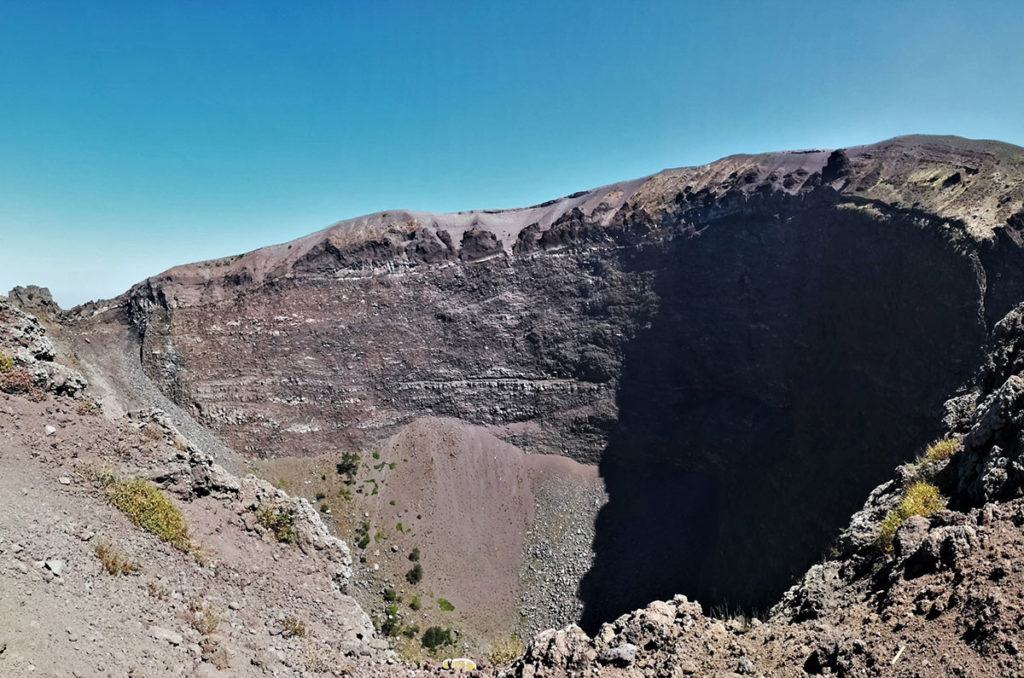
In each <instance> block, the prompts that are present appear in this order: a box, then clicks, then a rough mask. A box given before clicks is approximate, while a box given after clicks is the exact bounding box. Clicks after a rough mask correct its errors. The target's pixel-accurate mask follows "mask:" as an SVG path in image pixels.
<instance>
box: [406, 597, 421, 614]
mask: <svg viewBox="0 0 1024 678" xmlns="http://www.w3.org/2000/svg"><path fill="white" fill-rule="evenodd" d="M421 607H423V601H422V600H421V599H420V597H419V596H413V597H412V598H411V599H410V600H409V609H410V610H412V611H413V612H418V611H419V609H420V608H421Z"/></svg>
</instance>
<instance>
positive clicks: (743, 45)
mask: <svg viewBox="0 0 1024 678" xmlns="http://www.w3.org/2000/svg"><path fill="white" fill-rule="evenodd" d="M1022 29H1024V17H1022V16H1021V13H1020V12H1019V11H1017V8H1016V6H1015V4H1014V3H1009V2H993V3H987V4H985V5H984V6H969V5H967V6H965V5H962V4H957V3H952V2H939V3H934V2H930V3H924V2H907V3H900V4H899V6H890V5H889V4H887V3H882V2H867V3H859V4H858V5H856V6H853V7H845V6H844V7H839V6H819V5H805V6H802V7H800V6H792V7H789V8H787V11H785V12H784V11H780V8H779V6H777V5H769V4H760V3H753V2H726V3H719V4H716V5H713V6H706V5H705V4H704V3H700V4H697V3H676V2H646V3H643V2H642V3H631V4H630V5H628V6H626V7H625V8H623V7H619V6H616V5H615V4H613V3H610V2H587V3H583V2H574V3H559V4H558V5H557V6H551V5H548V4H543V5H537V6H534V7H531V6H526V5H517V6H514V7H502V6H497V5H484V4H471V5H459V4H456V3H444V4H440V3H439V4H437V5H432V6H427V5H424V4H422V3H413V2H383V3H374V4H373V5H366V6H364V5H352V6H348V5H341V4H337V5H335V4H322V5H321V4H318V5H312V4H310V5H299V4H292V3H281V2H247V3H244V4H243V3H241V2H229V3H222V4H218V5H215V6H214V5H203V4H195V3H185V2H177V3H175V2H170V3H162V4H159V5H155V4H153V5H138V4H133V3H128V2H83V3H76V4H74V5H61V4H56V3H49V2H40V3H31V4H29V3H15V2H0V37H2V43H0V54H2V55H3V58H2V59H0V81H2V82H3V84H4V90H5V94H6V97H5V103H4V105H3V106H0V177H2V179H3V181H4V185H5V191H4V199H3V201H2V202H0V235H2V237H3V240H2V245H0V293H5V292H6V291H7V290H9V289H10V288H12V287H13V286H15V285H27V284H38V285H44V286H48V287H49V288H50V289H51V290H52V292H53V293H54V297H55V299H56V300H57V301H58V302H59V303H60V304H61V305H62V306H64V307H68V306H72V305H75V304H78V303H81V302H84V301H86V300H89V299H95V298H109V297H112V296H116V295H117V294H119V293H121V292H123V291H124V290H126V289H127V288H128V287H130V286H131V285H132V284H134V283H135V282H138V281H139V280H142V279H144V278H145V277H147V276H149V275H154V274H156V273H159V272H160V271H163V270H165V269H167V268H169V267H171V266H175V265H178V264H183V263H188V262H191V261H196V260H201V259H209V258H215V257H221V256H227V255H231V254H237V253H240V252H245V251H248V250H251V249H255V248H257V247H261V246H265V245H270V244H274V243H278V242H284V241H288V240H291V239H293V238H296V237H300V236H302V235H305V234H308V233H311V232H313V231H316V230H319V229H321V228H324V227H326V226H328V225H330V224H331V223H334V222H336V221H339V220H342V219H347V218H351V217H356V216H359V215H361V214H366V213H370V212H375V211H380V210H385V209H415V210H425V211H436V212H447V211H457V210H463V209H493V208H505V207H518V206H524V205H529V204H535V203H538V202H542V201H544V200H548V199H551V198H555V197H559V196H562V195H565V194H568V193H572V192H574V191H577V190H583V189H588V188H593V187H595V186H600V185H603V184H607V183H611V182H615V181H620V180H624V179H629V178H633V177H638V176H643V175H647V174H650V173H653V172H656V171H659V170H661V169H664V168H667V167H678V166H685V165H695V164H703V163H706V162H710V161H712V160H715V159H717V158H719V157H722V156H726V155H730V154H733V153H748V152H750V153H752V152H762V151H771V150H786V149H793V148H833V147H839V146H852V145H858V144H865V143H873V142H876V141H881V140H883V139H886V138H890V137H893V136H898V135H902V134H916V133H922V134H955V135H959V136H965V137H970V138H989V139H998V140H1001V141H1006V142H1009V143H1016V144H1024V133H1022V130H1021V128H1020V123H1019V120H1021V119H1024V94H1022V88H1021V84H1022V82H1021V80H1022V74H1024V54H1022V53H1021V52H1020V51H1019V50H1017V49H1016V44H1017V39H1018V38H1017V36H1019V35H1020V34H1021V33H1022V32H1024V31H1022ZM953 35H955V36H956V40H955V42H954V41H952V40H951V39H950V38H951V36H953ZM978 73H984V74H986V77H983V78H981V77H978V76H977V74H978ZM950 83H953V84H952V85H951V84H950Z"/></svg>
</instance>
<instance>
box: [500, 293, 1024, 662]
mask: <svg viewBox="0 0 1024 678" xmlns="http://www.w3.org/2000/svg"><path fill="white" fill-rule="evenodd" d="M1022 355H1024V305H1021V306H1018V307H1017V308H1015V309H1013V310H1012V311H1011V312H1010V313H1009V314H1007V316H1006V317H1005V318H1004V319H1003V320H1001V321H1000V322H999V323H998V324H997V325H996V327H995V328H994V331H993V339H992V341H991V344H990V346H989V349H988V351H987V352H986V356H985V361H984V364H983V366H982V369H981V370H980V372H979V374H978V375H977V377H976V378H975V379H974V380H973V382H972V384H971V388H970V389H969V390H968V392H967V393H965V394H963V395H962V396H959V397H958V398H956V399H953V400H950V401H949V402H948V403H947V404H946V417H945V420H944V426H945V428H946V431H945V432H946V434H947V435H948V436H950V438H949V439H951V440H956V441H957V444H956V448H955V449H954V451H953V453H952V456H951V457H950V458H948V459H947V458H937V459H932V460H929V459H928V458H927V457H924V458H921V459H918V460H917V461H915V462H914V463H909V464H906V465H904V466H901V467H899V468H898V469H897V475H896V477H895V478H894V479H893V480H890V481H888V482H886V483H884V484H882V485H880V486H879V487H877V488H876V489H875V490H874V491H873V492H872V493H871V495H870V496H869V498H868V500H867V502H866V503H865V504H864V506H863V508H862V510H860V511H859V512H858V513H857V514H855V515H854V516H853V518H852V520H851V522H850V524H849V526H848V528H847V529H846V530H844V532H843V533H842V535H840V537H839V538H838V539H837V541H836V543H835V548H834V550H833V551H832V554H831V556H830V557H828V558H826V559H825V560H823V562H821V563H819V564H817V565H815V566H813V567H812V568H811V569H810V570H809V571H808V572H807V574H806V575H805V576H804V578H803V580H802V581H801V582H799V583H798V584H797V585H796V586H794V587H793V588H792V589H790V590H789V591H787V593H786V594H785V595H784V596H783V597H782V598H781V600H780V602H779V603H778V604H777V605H776V606H775V607H774V608H773V609H772V611H771V613H770V614H769V615H768V616H767V618H766V619H765V620H764V621H761V620H758V619H754V620H752V621H751V620H748V619H744V618H732V619H727V620H721V619H713V618H709V617H707V616H705V615H704V614H703V612H702V610H701V608H700V606H699V605H698V604H696V603H694V602H692V601H690V600H687V598H686V597H685V596H677V597H675V598H674V599H673V600H671V601H669V602H660V601H658V602H653V603H651V604H649V605H648V606H647V607H646V608H645V609H643V610H640V611H637V612H635V613H631V614H627V615H623V616H622V617H621V618H619V619H617V620H616V621H614V622H612V623H609V624H606V625H603V626H602V627H601V628H600V629H599V631H598V632H597V633H596V634H595V636H594V637H593V638H590V637H588V636H587V635H586V634H584V633H583V632H582V630H580V629H579V628H578V627H575V626H573V627H570V628H567V629H564V630H560V631H549V632H546V633H544V634H542V635H540V636H538V638H537V639H536V640H535V641H534V642H533V644H532V645H531V647H530V648H528V650H527V653H526V655H525V657H524V658H522V659H521V660H519V661H518V662H517V663H516V665H515V666H514V667H513V668H512V669H510V670H509V671H508V672H507V673H506V675H509V676H528V677H531V678H533V677H536V678H544V677H555V676H558V677H561V676H582V675H591V674H592V673H594V674H600V675H603V676H688V675H701V676H705V675H715V676H736V675H771V676H805V675H839V676H881V675H885V676H1007V677H1009V676H1022V675H1024V656H1022V654H1021V639H1022V633H1024V603H1022V601H1021V591H1022V589H1024V448H1022V441H1024V408H1022V405H1024V372H1022V370H1024V362H1022V360H1021V356H1022ZM917 483H926V484H932V483H934V485H935V486H937V488H938V490H939V491H940V492H941V493H942V498H943V501H944V502H945V503H946V504H947V505H948V508H945V509H942V510H937V511H934V512H933V513H931V514H930V515H927V516H921V515H914V516H910V517H908V518H906V520H904V521H903V522H902V524H900V525H899V527H898V528H897V530H896V531H895V534H894V536H893V543H892V549H891V551H889V550H887V549H886V548H885V545H884V541H883V542H880V541H879V536H880V533H881V531H882V523H883V522H884V521H885V520H886V517H887V516H888V515H889V514H890V512H891V511H893V510H894V509H895V508H896V507H898V506H899V505H900V503H901V501H902V498H903V497H904V496H906V494H907V493H908V492H909V488H911V487H912V486H914V485H915V484H917Z"/></svg>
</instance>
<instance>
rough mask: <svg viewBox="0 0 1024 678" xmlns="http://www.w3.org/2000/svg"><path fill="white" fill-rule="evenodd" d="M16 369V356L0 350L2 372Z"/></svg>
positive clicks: (0, 368)
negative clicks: (13, 356)
mask: <svg viewBox="0 0 1024 678" xmlns="http://www.w3.org/2000/svg"><path fill="white" fill-rule="evenodd" d="M13 369H14V358H12V357H11V356H9V355H7V354H6V353H4V352H3V351H0V372H10V371H11V370H13Z"/></svg>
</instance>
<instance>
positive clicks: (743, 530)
mask: <svg viewBox="0 0 1024 678" xmlns="http://www.w3.org/2000/svg"><path fill="white" fill-rule="evenodd" d="M623 256H627V257H628V260H625V261H623V266H624V267H626V268H628V269H631V270H641V271H650V272H652V273H653V288H654V291H655V293H656V294H657V295H658V297H659V308H658V310H657V313H656V315H655V317H654V318H653V319H652V322H651V324H650V325H649V326H648V327H647V328H646V329H644V330H642V331H641V332H640V333H639V334H638V335H637V336H636V337H635V338H634V339H633V340H632V341H631V342H630V343H629V345H628V346H627V349H626V354H625V359H624V367H623V372H622V374H621V378H620V381H619V391H618V394H617V403H618V407H619V418H618V421H617V424H616V425H615V428H614V430H613V431H612V432H611V434H610V437H609V441H610V442H609V445H608V447H607V449H606V450H605V452H604V455H603V458H602V460H601V465H600V468H601V474H602V476H603V478H604V480H605V483H606V486H607V490H608V493H609V497H610V500H609V502H608V504H607V505H606V506H605V507H604V508H603V509H602V511H601V513H600V515H599V517H598V521H597V532H596V537H595V540H594V544H593V549H594V552H595V562H594V565H593V568H592V569H591V571H590V572H589V573H588V574H587V575H586V577H585V578H584V580H583V582H582V584H581V587H580V594H581V597H582V599H583V601H584V614H583V618H582V625H583V626H584V628H585V629H586V630H588V631H590V632H593V631H595V630H596V628H597V627H598V626H599V625H600V623H602V622H606V621H610V620H613V619H614V618H616V617H617V616H619V615H620V614H623V613H625V612H628V611H630V610H634V609H637V608H639V607H643V606H644V605H646V604H647V603H648V602H650V601H652V600H655V599H667V598H671V597H672V596H673V595H674V594H679V593H681V594H685V595H687V596H688V597H690V598H691V599H697V600H699V601H700V602H701V603H702V604H703V605H704V606H705V608H706V609H711V608H716V607H724V608H728V609H731V610H737V609H742V610H747V611H754V610H763V609H766V608H767V607H770V606H771V605H772V604H774V603H775V602H776V601H777V600H778V598H779V596H780V595H781V593H782V592H783V591H784V590H785V589H786V588H787V587H788V586H790V585H791V584H792V583H793V582H794V581H795V579H796V578H797V577H799V576H800V575H801V574H802V573H803V572H804V571H805V570H806V569H807V568H808V567H809V566H810V565H812V564H813V563H814V562H816V561H817V560H819V559H821V557H822V556H823V555H824V554H825V553H826V551H827V548H828V546H829V543H830V542H831V540H832V539H834V537H835V536H836V535H837V534H838V532H839V531H840V530H841V529H842V528H843V527H845V526H846V524H847V523H848V521H849V517H850V515H851V514H852V513H853V512H854V511H855V510H857V509H858V508H859V507H860V506H861V504H862V503H863V502H864V500H865V498H866V496H867V494H868V492H870V490H871V489H872V488H873V487H875V486H876V485H877V484H879V483H880V482H883V481H884V480H886V479H888V478H889V477H890V476H891V473H892V468H893V467H894V466H895V465H897V464H898V463H900V462H902V461H904V460H906V459H907V458H908V456H910V455H912V454H914V453H915V452H916V451H917V450H919V449H920V448H921V447H922V446H923V445H925V444H926V443H927V442H929V440H931V439H932V438H933V437H934V436H936V435H937V434H938V433H939V418H940V415H941V411H942V410H941V406H942V403H943V402H944V400H945V399H946V398H947V397H949V395H950V394H951V393H952V392H953V391H954V390H955V389H956V387H957V386H959V385H961V384H963V383H964V382H965V381H966V380H967V379H968V378H969V377H970V375H971V374H972V372H973V370H974V369H975V368H976V367H977V365H978V361H979V359H980V355H981V353H980V350H981V347H982V345H983V342H984V338H985V335H986V328H985V326H984V320H983V318H982V315H981V310H982V309H980V307H979V292H978V285H977V280H976V276H975V272H974V270H973V269H972V267H971V262H970V259H969V257H968V256H966V255H963V254H961V253H958V252H957V251H955V250H954V248H953V247H952V246H950V245H949V244H948V243H947V242H946V240H945V239H944V237H943V235H942V234H941V233H940V231H939V229H938V228H936V227H934V226H922V224H921V223H920V222H919V221H914V220H911V219H910V218H909V217H906V216H900V215H898V214H897V215H889V217H888V218H880V217H879V216H878V215H877V214H872V213H869V212H867V211H862V210H854V209H835V208H832V207H829V206H822V207H814V208H810V209H807V210H805V211H803V212H799V213H797V215H796V216H793V217H792V218H789V219H780V218H778V217H777V216H775V215H772V214H769V213H765V214H764V215H761V216H758V215H757V214H753V215H752V214H749V213H748V214H745V215H742V216H737V217H729V218H725V219H721V220H719V221H717V222H713V223H711V224H709V225H708V228H707V229H706V230H704V231H703V233H702V234H701V235H700V236H699V237H694V238H689V239H685V240H684V239H679V240H675V241H673V242H671V243H669V244H666V245H664V246H662V247H658V248H647V249H643V250H640V251H633V252H632V253H630V254H628V255H623Z"/></svg>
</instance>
